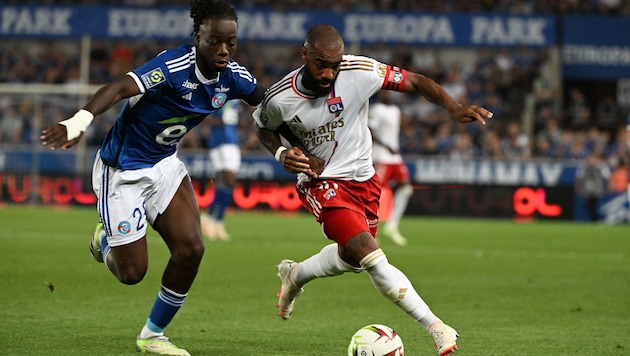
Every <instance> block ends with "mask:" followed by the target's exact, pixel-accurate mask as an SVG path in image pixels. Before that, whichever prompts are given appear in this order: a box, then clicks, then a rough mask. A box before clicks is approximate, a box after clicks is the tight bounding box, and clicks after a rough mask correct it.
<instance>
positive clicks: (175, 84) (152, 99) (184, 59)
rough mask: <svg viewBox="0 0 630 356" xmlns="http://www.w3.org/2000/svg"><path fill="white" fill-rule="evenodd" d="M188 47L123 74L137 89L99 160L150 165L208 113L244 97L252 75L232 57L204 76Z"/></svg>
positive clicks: (252, 83)
mask: <svg viewBox="0 0 630 356" xmlns="http://www.w3.org/2000/svg"><path fill="white" fill-rule="evenodd" d="M195 54H196V48H195V47H194V46H191V45H182V46H181V47H178V48H175V49H170V50H166V51H163V52H162V53H160V54H158V55H157V56H156V57H155V58H153V59H151V60H150V61H148V62H147V63H145V64H144V65H143V66H141V67H139V68H136V69H134V70H132V71H131V72H129V73H127V75H129V76H131V77H132V78H133V79H134V80H135V81H136V83H137V84H138V87H139V88H140V89H141V91H142V93H141V94H139V95H137V96H134V97H131V98H129V100H128V101H127V102H126V103H125V105H124V107H123V109H122V110H121V112H120V115H119V116H118V119H117V120H116V123H115V124H114V126H113V127H112V128H111V130H110V131H109V133H108V134H107V136H106V137H105V139H104V141H103V144H102V145H101V152H100V154H101V159H102V160H103V162H104V163H105V164H107V165H108V166H111V167H117V168H120V169H125V170H127V169H140V168H147V167H151V166H153V165H154V164H156V163H157V162H159V161H160V160H162V159H163V158H165V157H168V156H170V155H173V154H174V153H175V151H176V149H177V143H178V142H179V141H180V140H181V139H182V137H183V136H184V135H185V134H186V133H187V132H188V131H190V130H191V129H192V128H193V127H195V126H197V125H198V124H199V123H200V122H201V121H202V120H203V119H204V117H206V116H207V115H208V114H212V113H214V112H215V111H217V110H219V109H221V107H223V105H224V104H225V103H226V102H227V101H228V100H231V99H244V98H247V97H248V96H249V95H250V94H252V93H253V92H254V90H255V88H256V79H255V78H254V77H253V76H252V75H251V74H250V73H249V72H248V71H247V69H245V68H244V67H243V66H241V65H239V64H238V63H237V62H235V61H230V62H229V64H228V66H227V68H226V69H225V70H223V71H221V72H219V74H218V76H217V77H216V78H210V79H208V78H204V77H203V75H202V74H201V72H200V71H199V69H197V66H196V65H195Z"/></svg>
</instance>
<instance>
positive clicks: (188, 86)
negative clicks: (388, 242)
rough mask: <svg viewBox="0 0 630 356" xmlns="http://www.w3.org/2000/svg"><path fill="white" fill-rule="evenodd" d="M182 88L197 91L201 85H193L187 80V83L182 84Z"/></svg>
mask: <svg viewBox="0 0 630 356" xmlns="http://www.w3.org/2000/svg"><path fill="white" fill-rule="evenodd" d="M182 86H183V87H184V88H188V89H192V90H195V89H197V87H198V86H199V83H191V82H189V81H188V80H185V81H184V82H183V83H182Z"/></svg>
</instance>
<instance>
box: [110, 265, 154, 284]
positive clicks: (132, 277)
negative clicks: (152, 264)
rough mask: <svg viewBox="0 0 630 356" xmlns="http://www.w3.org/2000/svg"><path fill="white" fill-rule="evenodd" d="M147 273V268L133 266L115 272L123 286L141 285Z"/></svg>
mask: <svg viewBox="0 0 630 356" xmlns="http://www.w3.org/2000/svg"><path fill="white" fill-rule="evenodd" d="M146 273H147V268H146V266H145V267H144V268H143V267H142V266H137V265H131V266H125V268H119V269H118V270H117V271H115V274H116V277H117V278H118V280H119V281H120V282H121V283H122V284H127V285H134V284H138V283H140V282H141V281H142V280H143V279H144V276H145V275H146Z"/></svg>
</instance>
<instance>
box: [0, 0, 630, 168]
mask: <svg viewBox="0 0 630 356" xmlns="http://www.w3.org/2000/svg"><path fill="white" fill-rule="evenodd" d="M9 3H11V1H9ZM25 3H28V4H32V3H37V4H51V3H54V4H60V3H62V4H63V3H64V1H20V4H25ZM90 3H93V4H98V3H103V2H99V1H92V2H90ZM107 3H108V4H112V1H108V2H107ZM114 3H116V1H114ZM118 3H121V4H135V5H142V4H146V5H148V4H149V3H153V1H151V0H146V1H143V0H120V1H118ZM167 3H173V4H175V3H176V2H165V1H160V4H167ZM233 3H235V4H236V5H240V6H270V7H274V8H275V7H278V6H296V5H295V3H296V2H295V1H293V0H284V1H266V0H249V1H234V2H233ZM332 3H333V2H332V1H317V2H316V1H309V0H306V1H305V0H302V1H300V8H318V7H321V6H322V4H326V5H329V6H331V8H332V7H335V8H336V7H341V8H342V9H357V8H370V9H394V10H398V9H409V8H414V9H415V7H416V6H419V7H421V8H422V11H426V9H430V10H436V11H486V12H487V11H508V12H512V13H515V12H516V13H539V12H544V13H548V12H558V11H566V12H576V13H579V12H582V11H586V12H589V13H594V12H596V13H600V12H602V11H604V10H605V11H604V12H606V13H618V12H619V11H620V9H621V7H622V3H621V1H614V0H608V1H604V0H600V1H569V0H566V1H542V0H540V1H525V0H497V1H479V2H469V1H457V0H441V1H431V0H424V1H387V0H381V1H376V0H375V1H372V2H367V1H355V0H345V1H341V0H335V1H334V6H333V5H332ZM177 4H179V5H181V3H180V2H177ZM561 9H563V10H561ZM178 44H179V43H172V42H159V41H143V42H134V41H126V42H125V41H94V42H93V43H92V45H91V49H90V53H89V57H90V62H89V63H90V67H89V83H90V84H105V83H108V82H110V81H112V80H114V79H116V78H118V77H120V76H121V75H124V74H125V73H126V72H127V71H129V70H130V69H132V68H135V67H137V66H139V65H141V64H142V63H144V62H145V61H147V60H148V59H150V58H152V57H154V56H155V55H156V54H157V53H159V52H160V51H162V50H163V49H165V48H170V47H174V46H177V45H178ZM269 46H270V45H269V44H262V43H256V42H253V41H249V42H241V43H239V49H238V50H237V54H236V57H235V59H236V60H237V61H238V62H239V63H241V64H242V65H244V66H245V67H247V68H248V69H249V70H250V72H252V73H253V74H254V75H255V76H256V77H257V79H258V80H259V81H260V82H261V83H262V84H264V85H266V86H269V85H271V84H272V83H273V82H275V81H276V80H278V79H280V78H281V77H282V76H283V75H284V74H286V73H287V72H288V71H290V70H291V69H293V68H296V67H298V66H299V65H301V58H300V52H299V51H300V47H299V44H295V45H292V46H288V45H276V46H277V47H273V48H269ZM271 46H273V45H271ZM439 51H440V49H436V48H418V47H410V46H393V47H392V46H385V45H384V44H378V43H377V44H374V45H372V46H366V47H363V48H361V53H355V54H365V55H368V56H371V57H373V58H376V59H378V60H380V61H382V62H385V63H389V64H393V65H398V66H401V67H404V68H407V69H408V70H411V71H416V72H419V73H422V74H424V75H426V76H428V77H430V78H432V79H434V80H435V81H436V82H438V83H439V84H441V85H442V86H443V87H444V88H445V89H446V90H447V91H448V92H449V93H450V94H451V95H452V96H453V97H455V98H456V99H457V100H459V101H460V102H462V103H470V104H475V105H480V106H484V107H486V108H488V109H489V110H491V111H492V112H493V113H494V114H495V119H494V120H491V121H489V123H488V125H487V126H486V127H481V126H480V125H475V124H473V125H461V124H456V123H454V122H453V121H452V120H450V118H449V117H448V115H447V113H446V112H445V111H444V110H442V109H441V108H439V107H437V106H435V105H433V104H431V103H429V102H427V101H426V100H425V99H423V98H418V97H416V96H411V95H406V94H400V93H397V94H398V95H396V96H395V100H396V102H397V103H398V105H400V107H401V109H402V112H403V119H402V127H401V150H402V153H403V154H404V155H433V156H443V157H450V158H451V159H461V160H466V159H471V158H491V159H534V158H535V159H563V160H583V159H585V158H586V157H588V156H589V155H591V154H596V155H598V156H599V157H600V158H601V159H603V160H605V161H606V162H608V163H609V165H610V166H611V167H618V166H620V165H623V164H626V163H627V162H626V157H627V152H626V151H627V149H626V145H625V122H626V115H627V109H624V108H622V107H619V105H618V104H617V102H616V98H615V97H614V96H605V97H603V98H602V99H600V100H599V101H597V102H595V103H593V102H592V100H590V101H589V100H587V98H586V97H585V93H584V92H583V91H582V89H581V88H580V87H578V86H576V87H570V88H565V91H564V92H560V90H559V89H558V88H555V87H552V86H549V85H547V84H546V82H545V81H544V80H541V79H540V78H539V74H540V70H541V66H542V65H543V64H544V63H545V62H546V61H547V59H548V52H547V49H537V48H529V47H525V46H523V47H520V48H516V49H514V48H481V49H479V50H478V51H476V55H475V56H474V58H472V59H471V60H470V61H468V62H466V63H464V64H461V63H457V64H453V63H443V62H442V61H441V60H440V59H441V58H440V56H439ZM80 56H81V48H80V43H78V41H61V40H60V41H28V42H24V41H10V40H9V41H4V40H3V45H2V46H0V83H50V84H67V85H72V84H75V83H78V82H79V81H80V60H81V58H80ZM532 92H533V93H535V95H536V98H535V102H536V104H535V108H534V114H533V122H532V123H531V125H532V126H533V127H531V129H529V130H528V128H527V127H524V126H523V120H522V113H523V111H524V110H525V100H524V98H525V97H526V95H527V94H529V93H532ZM83 99H84V98H83ZM34 100H35V99H34V97H30V96H23V95H21V96H14V95H3V96H2V97H0V142H2V143H3V144H5V143H15V144H20V143H34V142H36V141H37V137H38V135H37V133H35V132H33V116H34V107H35V106H36V105H35V102H34ZM37 100H40V101H41V102H42V105H43V110H42V111H41V114H40V115H41V116H42V117H41V125H40V126H47V125H50V124H52V123H55V122H58V121H61V120H63V119H65V118H67V117H68V116H70V115H72V114H73V113H74V112H75V111H76V109H77V108H78V107H80V106H81V105H82V103H83V102H84V101H85V100H83V101H81V100H82V99H81V98H79V99H77V98H73V99H72V100H70V99H68V98H67V97H65V96H57V95H50V96H47V97H44V98H41V99H37ZM116 114H117V110H115V109H112V110H109V111H108V112H107V113H105V114H103V115H101V117H99V119H97V120H95V122H94V123H93V125H92V126H91V127H90V129H89V130H88V132H87V133H86V136H87V139H86V142H87V144H88V145H90V146H97V145H99V144H100V141H101V139H102V138H103V136H104V135H105V133H106V132H107V131H108V130H109V128H110V127H111V125H112V123H113V121H114V120H115V118H116ZM240 122H241V124H240V126H241V128H240V135H241V147H242V149H243V151H244V152H245V153H248V152H249V153H258V152H263V148H262V146H261V145H260V143H259V142H258V140H257V138H256V136H255V132H254V130H253V126H252V120H251V116H250V112H249V111H247V110H245V111H244V112H243V113H242V115H241V120H240ZM209 129H210V128H209V126H207V125H205V124H202V125H201V127H200V128H198V129H196V130H194V131H193V132H191V133H190V134H189V135H187V136H186V138H185V140H184V141H182V143H181V145H182V147H181V149H183V150H186V149H190V150H194V149H197V150H202V149H204V148H205V145H206V142H205V137H207V133H208V130H209Z"/></svg>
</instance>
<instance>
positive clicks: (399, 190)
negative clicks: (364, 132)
mask: <svg viewBox="0 0 630 356" xmlns="http://www.w3.org/2000/svg"><path fill="white" fill-rule="evenodd" d="M376 99H377V101H376V102H374V103H372V105H370V111H369V113H368V126H369V127H370V132H371V133H372V143H373V145H372V160H373V161H374V169H375V170H376V175H377V176H378V178H379V180H380V182H381V191H382V189H390V188H391V189H392V191H393V199H392V209H391V212H390V214H389V218H388V219H387V222H385V226H383V231H382V232H383V235H385V236H386V237H388V238H390V239H391V240H392V241H393V242H394V243H395V244H397V245H400V246H405V245H406V244H407V239H406V238H405V237H404V236H403V235H402V234H401V233H400V230H399V229H398V224H399V223H400V220H401V219H402V217H403V215H404V214H405V210H406V209H407V204H408V203H409V198H411V194H413V187H412V186H411V179H410V177H409V170H407V166H406V165H405V162H404V161H403V158H402V156H401V155H400V144H399V142H400V139H399V134H400V119H401V113H400V108H399V107H398V105H396V104H395V103H394V101H393V100H392V95H391V91H388V90H383V91H381V92H379V93H378V94H377V95H376ZM381 198H382V197H381ZM381 213H382V212H381Z"/></svg>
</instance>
